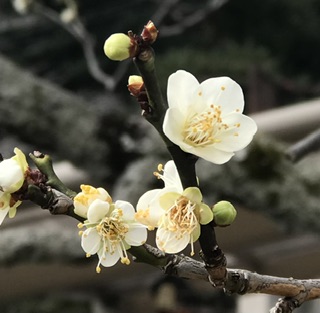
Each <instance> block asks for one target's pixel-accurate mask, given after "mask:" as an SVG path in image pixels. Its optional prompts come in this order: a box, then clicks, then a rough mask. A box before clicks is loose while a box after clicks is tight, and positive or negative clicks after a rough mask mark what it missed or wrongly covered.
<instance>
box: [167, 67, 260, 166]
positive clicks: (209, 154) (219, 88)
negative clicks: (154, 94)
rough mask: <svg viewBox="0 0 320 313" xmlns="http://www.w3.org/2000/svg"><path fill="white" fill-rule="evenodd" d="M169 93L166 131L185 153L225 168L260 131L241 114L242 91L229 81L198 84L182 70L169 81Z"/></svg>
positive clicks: (214, 80) (248, 118)
mask: <svg viewBox="0 0 320 313" xmlns="http://www.w3.org/2000/svg"><path fill="white" fill-rule="evenodd" d="M167 93H168V104H169V109H168V110H167V112H166V115H165V118H164V122H163V131H164V133H165V135H166V136H167V137H168V138H169V139H170V140H171V141H172V142H173V143H175V144H177V145H178V146H179V147H180V148H181V149H182V150H184V151H185V152H188V153H191V154H194V155H197V156H199V157H201V158H203V159H206V160H208V161H210V162H213V163H216V164H223V163H225V162H227V161H229V160H230V158H231V157H232V156H233V155H234V152H236V151H239V150H241V149H243V148H245V147H246V146H247V145H248V144H249V143H250V142H251V140H252V138H253V136H254V134H255V133H256V131H257V125H256V123H255V122H254V121H253V120H252V119H251V118H250V117H248V116H245V115H243V114H242V112H243V108H244V98H243V93H242V89H241V87H240V86H239V85H238V84H237V83H236V82H235V81H233V80H232V79H230V78H229V77H218V78H210V79H207V80H205V81H204V82H202V83H201V84H199V82H198V81H197V79H196V78H195V77H194V76H193V75H192V74H190V73H188V72H186V71H183V70H179V71H177V72H176V73H174V74H172V75H171V76H170V77H169V80H168V89H167Z"/></svg>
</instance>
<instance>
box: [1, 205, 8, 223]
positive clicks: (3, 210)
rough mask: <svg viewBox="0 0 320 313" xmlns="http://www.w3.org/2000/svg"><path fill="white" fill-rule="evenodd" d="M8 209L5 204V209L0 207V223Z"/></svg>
mask: <svg viewBox="0 0 320 313" xmlns="http://www.w3.org/2000/svg"><path fill="white" fill-rule="evenodd" d="M9 209H10V207H9V206H7V207H6V208H5V209H0V225H1V224H2V222H3V220H4V219H5V217H6V216H7V214H8V212H9Z"/></svg>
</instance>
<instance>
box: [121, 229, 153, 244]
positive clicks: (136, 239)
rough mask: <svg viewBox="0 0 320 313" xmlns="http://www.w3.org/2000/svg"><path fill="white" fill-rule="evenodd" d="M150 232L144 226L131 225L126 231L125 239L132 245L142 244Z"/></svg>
mask: <svg viewBox="0 0 320 313" xmlns="http://www.w3.org/2000/svg"><path fill="white" fill-rule="evenodd" d="M147 236H148V232H147V229H146V228H145V227H143V226H140V227H130V228H129V231H128V232H127V233H126V235H125V238H124V240H125V241H126V243H127V244H128V245H130V246H141V245H142V244H144V243H145V242H146V240H147Z"/></svg>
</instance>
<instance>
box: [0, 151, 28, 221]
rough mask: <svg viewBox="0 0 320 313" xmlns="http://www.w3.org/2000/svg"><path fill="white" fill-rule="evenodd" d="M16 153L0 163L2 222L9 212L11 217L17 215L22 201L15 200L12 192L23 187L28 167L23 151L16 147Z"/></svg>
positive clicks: (0, 215)
mask: <svg viewBox="0 0 320 313" xmlns="http://www.w3.org/2000/svg"><path fill="white" fill-rule="evenodd" d="M14 153H15V156H13V157H12V158H10V159H6V160H3V161H2V162H1V163H0V224H1V223H2V222H3V220H4V218H5V217H6V216H7V214H8V213H9V217H10V218H12V217H14V216H15V215H16V211H17V207H18V206H19V205H20V204H21V201H17V200H15V199H14V198H13V197H12V194H13V193H15V192H16V191H18V190H19V189H20V188H21V187H22V185H23V182H24V179H25V172H26V171H27V169H28V163H27V160H26V157H25V155H24V154H23V152H22V151H21V150H19V149H18V148H15V149H14Z"/></svg>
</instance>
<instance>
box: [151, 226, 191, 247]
mask: <svg viewBox="0 0 320 313" xmlns="http://www.w3.org/2000/svg"><path fill="white" fill-rule="evenodd" d="M188 243H190V235H189V234H188V233H185V234H184V236H182V237H181V236H179V238H178V237H177V234H176V233H174V232H171V231H168V230H166V229H164V228H162V227H161V228H158V230H157V235H156V244H157V246H158V248H159V249H160V250H162V251H164V252H166V253H178V252H180V251H182V250H183V249H184V248H185V247H186V246H187V245H188Z"/></svg>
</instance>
